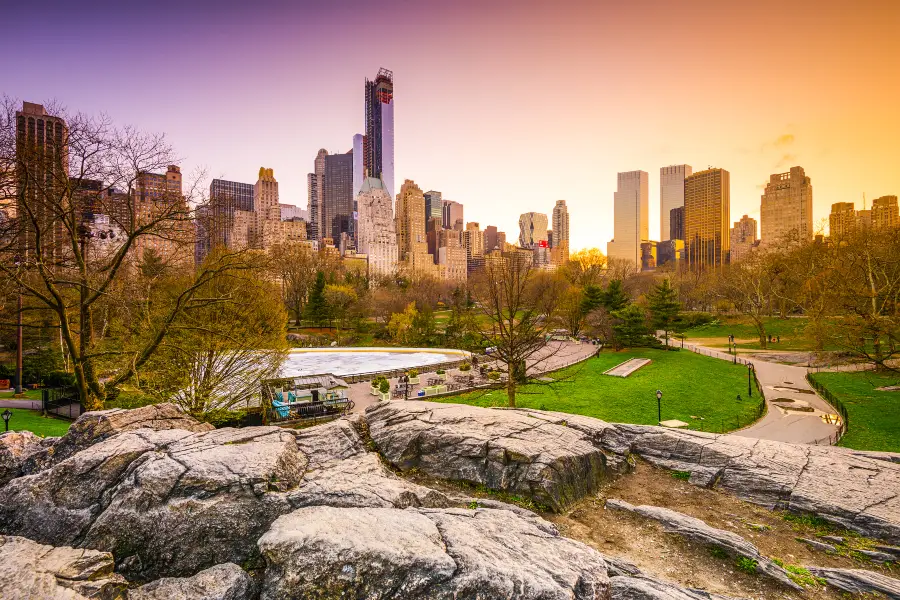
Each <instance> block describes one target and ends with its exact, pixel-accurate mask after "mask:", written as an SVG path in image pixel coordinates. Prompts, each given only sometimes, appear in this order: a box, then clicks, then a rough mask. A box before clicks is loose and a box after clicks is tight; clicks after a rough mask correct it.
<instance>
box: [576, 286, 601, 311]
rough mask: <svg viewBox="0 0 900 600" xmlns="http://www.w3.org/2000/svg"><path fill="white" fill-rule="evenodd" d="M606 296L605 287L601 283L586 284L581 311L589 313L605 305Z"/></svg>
mask: <svg viewBox="0 0 900 600" xmlns="http://www.w3.org/2000/svg"><path fill="white" fill-rule="evenodd" d="M605 298H606V296H605V294H604V291H603V288H602V287H600V286H599V285H594V284H590V285H586V286H584V294H583V296H582V299H581V311H582V312H583V313H584V314H588V313H590V312H591V311H593V310H596V309H598V308H600V307H601V306H605V305H606V300H605Z"/></svg>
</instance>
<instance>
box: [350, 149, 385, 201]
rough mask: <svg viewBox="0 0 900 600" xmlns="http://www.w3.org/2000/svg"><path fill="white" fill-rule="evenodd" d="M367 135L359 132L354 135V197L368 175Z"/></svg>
mask: <svg viewBox="0 0 900 600" xmlns="http://www.w3.org/2000/svg"><path fill="white" fill-rule="evenodd" d="M365 139H366V138H365V136H364V135H363V134H361V133H357V134H356V135H354V136H353V197H354V198H355V197H356V195H357V194H359V190H360V188H362V184H363V179H365V177H366V157H365V155H364V153H363V148H364V145H365V141H364V140H365ZM383 183H384V182H382V184H383Z"/></svg>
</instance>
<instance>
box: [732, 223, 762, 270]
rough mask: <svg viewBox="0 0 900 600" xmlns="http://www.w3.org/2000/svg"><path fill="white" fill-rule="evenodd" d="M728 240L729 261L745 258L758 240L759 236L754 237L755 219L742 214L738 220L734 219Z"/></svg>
mask: <svg viewBox="0 0 900 600" xmlns="http://www.w3.org/2000/svg"><path fill="white" fill-rule="evenodd" d="M730 241H731V254H730V259H729V260H730V262H732V263H735V262H740V261H742V260H744V259H745V258H747V256H749V255H750V253H751V252H752V251H753V249H754V248H755V247H756V246H757V243H758V242H759V238H758V237H756V219H751V218H750V217H748V216H747V215H744V216H743V217H741V220H740V221H735V222H734V227H732V228H731V240H730Z"/></svg>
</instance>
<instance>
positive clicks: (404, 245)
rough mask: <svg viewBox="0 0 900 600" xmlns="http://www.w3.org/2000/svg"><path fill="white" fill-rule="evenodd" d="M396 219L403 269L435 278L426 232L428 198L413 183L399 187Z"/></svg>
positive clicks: (409, 180)
mask: <svg viewBox="0 0 900 600" xmlns="http://www.w3.org/2000/svg"><path fill="white" fill-rule="evenodd" d="M385 185H386V184H385ZM395 218H396V223H397V224H396V228H397V251H398V254H399V258H400V263H401V265H400V266H401V268H404V269H406V270H407V272H409V273H413V274H433V273H434V271H435V269H434V265H435V262H434V258H433V257H432V256H431V255H430V254H428V238H427V235H426V231H425V195H424V194H423V193H422V189H421V188H420V187H419V186H418V185H416V183H415V182H414V181H412V180H411V179H407V180H406V181H404V182H403V185H401V186H400V193H399V194H397V208H396V211H395Z"/></svg>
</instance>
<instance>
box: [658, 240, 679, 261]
mask: <svg viewBox="0 0 900 600" xmlns="http://www.w3.org/2000/svg"><path fill="white" fill-rule="evenodd" d="M683 260H684V240H679V239H674V238H673V239H669V240H666V241H664V242H660V243H658V244H657V245H656V264H657V265H658V266H662V265H665V264H671V265H672V266H673V267H675V268H677V267H678V265H679V264H680V263H681V261H683Z"/></svg>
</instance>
